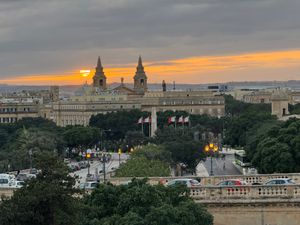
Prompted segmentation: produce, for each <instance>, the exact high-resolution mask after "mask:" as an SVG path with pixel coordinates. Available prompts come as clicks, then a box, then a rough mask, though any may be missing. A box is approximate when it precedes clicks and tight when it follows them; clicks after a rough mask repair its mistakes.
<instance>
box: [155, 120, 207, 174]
mask: <svg viewBox="0 0 300 225" xmlns="http://www.w3.org/2000/svg"><path fill="white" fill-rule="evenodd" d="M194 131H195V130H193V129H188V128H186V129H178V128H177V129H175V128H174V127H172V126H170V127H166V128H165V129H163V130H158V132H157V135H156V137H155V140H154V142H155V143H157V144H161V145H163V146H164V147H165V149H166V151H168V152H170V154H171V162H172V164H173V165H175V164H178V163H184V164H185V165H186V166H187V168H188V169H191V170H194V169H195V167H196V165H197V164H198V163H199V161H200V160H201V159H203V158H205V155H204V152H203V147H204V143H203V142H201V141H195V140H194Z"/></svg>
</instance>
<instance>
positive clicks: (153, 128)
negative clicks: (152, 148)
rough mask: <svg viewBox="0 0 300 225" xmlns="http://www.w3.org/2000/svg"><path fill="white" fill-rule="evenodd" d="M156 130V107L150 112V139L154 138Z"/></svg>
mask: <svg viewBox="0 0 300 225" xmlns="http://www.w3.org/2000/svg"><path fill="white" fill-rule="evenodd" d="M156 130H157V115H156V107H152V110H151V137H154V136H155V132H156Z"/></svg>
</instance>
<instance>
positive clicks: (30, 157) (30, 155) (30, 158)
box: [28, 149, 32, 170]
mask: <svg viewBox="0 0 300 225" xmlns="http://www.w3.org/2000/svg"><path fill="white" fill-rule="evenodd" d="M28 154H29V160H30V170H31V169H32V150H31V149H29V151H28Z"/></svg>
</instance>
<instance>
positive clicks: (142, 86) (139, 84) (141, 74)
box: [134, 56, 148, 94]
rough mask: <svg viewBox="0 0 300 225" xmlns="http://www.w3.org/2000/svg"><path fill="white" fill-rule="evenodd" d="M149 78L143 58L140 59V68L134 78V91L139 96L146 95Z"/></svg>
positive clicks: (138, 67)
mask: <svg viewBox="0 0 300 225" xmlns="http://www.w3.org/2000/svg"><path fill="white" fill-rule="evenodd" d="M147 89H148V87H147V76H146V73H145V71H144V67H143V62H142V57H141V56H140V57H139V62H138V66H137V68H136V73H135V76H134V91H135V92H136V93H137V94H144V93H145V92H146V91H147Z"/></svg>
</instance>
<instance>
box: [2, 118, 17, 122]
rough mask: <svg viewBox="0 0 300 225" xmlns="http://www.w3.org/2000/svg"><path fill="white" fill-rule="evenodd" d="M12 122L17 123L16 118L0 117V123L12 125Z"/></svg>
mask: <svg viewBox="0 0 300 225" xmlns="http://www.w3.org/2000/svg"><path fill="white" fill-rule="evenodd" d="M14 122H17V118H15V117H5V118H1V117H0V123H14Z"/></svg>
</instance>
